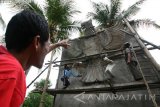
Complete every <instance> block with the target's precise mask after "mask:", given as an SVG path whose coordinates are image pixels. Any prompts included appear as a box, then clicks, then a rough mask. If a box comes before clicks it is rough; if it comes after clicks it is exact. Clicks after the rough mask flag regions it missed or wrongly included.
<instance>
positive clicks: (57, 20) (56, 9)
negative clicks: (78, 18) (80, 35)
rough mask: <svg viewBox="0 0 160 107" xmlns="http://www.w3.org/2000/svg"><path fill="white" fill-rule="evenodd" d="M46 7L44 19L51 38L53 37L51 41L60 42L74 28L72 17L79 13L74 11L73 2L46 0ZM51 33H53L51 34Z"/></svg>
mask: <svg viewBox="0 0 160 107" xmlns="http://www.w3.org/2000/svg"><path fill="white" fill-rule="evenodd" d="M46 1H47V5H46V7H45V9H46V17H47V19H48V22H49V27H50V30H51V32H50V33H51V34H52V35H51V36H54V34H56V38H55V36H54V39H53V41H57V40H61V39H64V38H67V37H68V35H69V31H71V30H73V29H75V28H76V26H74V24H75V22H72V20H71V18H72V15H73V14H75V13H78V12H79V11H77V10H75V9H74V5H73V1H71V0H68V1H64V0H46ZM53 32H55V33H54V34H53Z"/></svg>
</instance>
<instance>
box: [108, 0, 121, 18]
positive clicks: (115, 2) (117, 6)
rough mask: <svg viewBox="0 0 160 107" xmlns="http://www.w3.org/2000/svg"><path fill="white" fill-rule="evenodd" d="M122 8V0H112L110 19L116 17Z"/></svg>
mask: <svg viewBox="0 0 160 107" xmlns="http://www.w3.org/2000/svg"><path fill="white" fill-rule="evenodd" d="M120 10H121V2H120V0H111V6H110V19H115V18H116V16H117V15H118V14H119V13H120Z"/></svg>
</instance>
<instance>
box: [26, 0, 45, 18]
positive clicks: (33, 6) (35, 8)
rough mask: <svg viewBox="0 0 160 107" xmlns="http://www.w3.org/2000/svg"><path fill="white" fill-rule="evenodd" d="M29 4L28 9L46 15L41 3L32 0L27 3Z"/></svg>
mask: <svg viewBox="0 0 160 107" xmlns="http://www.w3.org/2000/svg"><path fill="white" fill-rule="evenodd" d="M27 5H28V9H30V10H33V11H35V12H37V13H39V14H40V15H42V16H45V15H44V13H43V10H42V8H41V7H40V5H38V4H37V3H35V2H34V1H31V2H29V3H27Z"/></svg>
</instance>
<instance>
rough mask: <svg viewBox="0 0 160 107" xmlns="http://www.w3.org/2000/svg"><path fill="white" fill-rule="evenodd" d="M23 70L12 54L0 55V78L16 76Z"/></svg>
mask: <svg viewBox="0 0 160 107" xmlns="http://www.w3.org/2000/svg"><path fill="white" fill-rule="evenodd" d="M22 71H23V68H22V66H21V65H20V63H19V62H18V61H17V60H16V58H14V57H13V56H10V55H7V54H1V55H0V78H16V76H17V75H18V74H19V73H20V72H22Z"/></svg>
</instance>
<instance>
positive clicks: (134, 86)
mask: <svg viewBox="0 0 160 107" xmlns="http://www.w3.org/2000/svg"><path fill="white" fill-rule="evenodd" d="M148 84H149V86H150V88H152V89H156V88H160V82H154V81H150V82H148ZM113 89H114V90H115V91H116V92H125V91H137V90H146V86H145V84H144V82H132V83H123V84H114V86H113V87H112V89H111V87H110V86H109V85H106V87H101V88H83V89H47V93H49V94H51V95H56V94H80V93H86V94H87V93H110V92H112V91H113Z"/></svg>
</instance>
